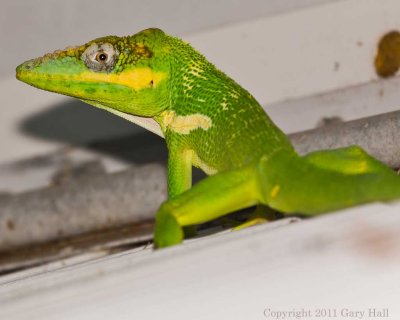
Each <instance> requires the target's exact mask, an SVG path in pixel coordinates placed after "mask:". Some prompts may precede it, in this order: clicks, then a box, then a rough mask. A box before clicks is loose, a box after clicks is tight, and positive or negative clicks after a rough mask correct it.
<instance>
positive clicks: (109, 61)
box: [81, 43, 119, 72]
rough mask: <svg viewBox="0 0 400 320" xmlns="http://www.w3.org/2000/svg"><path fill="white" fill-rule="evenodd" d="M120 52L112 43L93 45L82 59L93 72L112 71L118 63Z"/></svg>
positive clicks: (87, 49)
mask: <svg viewBox="0 0 400 320" xmlns="http://www.w3.org/2000/svg"><path fill="white" fill-rule="evenodd" d="M118 56H119V52H118V51H117V50H116V49H114V47H113V45H112V44H110V43H101V44H98V43H92V44H91V45H90V46H89V47H87V48H86V50H85V52H84V53H83V54H82V56H81V59H82V60H83V62H84V63H85V64H86V66H87V67H88V68H89V69H91V70H93V71H107V72H109V71H111V70H112V69H113V68H114V66H115V63H116V62H117V61H118Z"/></svg>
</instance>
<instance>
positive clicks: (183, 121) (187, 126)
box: [161, 111, 212, 134]
mask: <svg viewBox="0 0 400 320" xmlns="http://www.w3.org/2000/svg"><path fill="white" fill-rule="evenodd" d="M161 116H162V122H163V125H164V127H165V128H168V129H170V130H172V131H175V132H177V133H181V134H189V133H190V132H191V131H193V130H195V129H203V130H206V131H207V130H208V129H210V128H211V126H212V121H211V119H210V118H209V117H208V116H206V115H203V114H201V113H195V114H191V115H187V116H179V115H177V114H176V113H175V112H174V111H165V112H163V114H162V115H161Z"/></svg>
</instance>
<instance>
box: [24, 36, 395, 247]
mask: <svg viewBox="0 0 400 320" xmlns="http://www.w3.org/2000/svg"><path fill="white" fill-rule="evenodd" d="M17 78H18V79H19V80H22V81H24V82H26V83H28V84H30V85H33V86H35V87H38V88H41V89H44V90H48V91H53V92H57V93H61V94H64V95H69V96H73V97H76V98H78V99H81V100H83V101H85V102H87V103H89V104H92V105H94V106H96V107H99V108H103V109H106V110H108V111H111V112H113V113H115V114H116V115H118V116H122V117H123V118H125V119H127V120H129V121H132V122H135V123H137V124H139V125H141V126H143V127H144V128H146V129H148V130H150V131H152V132H154V133H156V134H158V135H160V136H162V137H164V138H165V140H166V143H167V146H168V150H169V158H168V194H169V200H168V201H166V202H165V203H164V204H163V205H161V207H160V209H159V211H158V213H157V215H156V230H155V238H154V240H155V245H156V246H157V247H164V246H169V245H174V244H177V243H179V242H181V241H182V239H183V231H182V227H184V226H192V225H196V224H199V223H203V222H206V221H209V220H211V219H214V218H217V217H219V216H222V215H224V214H226V213H229V212H231V211H234V210H238V209H241V208H245V207H248V206H252V205H256V204H263V205H267V206H269V207H271V208H273V209H276V210H279V211H281V212H287V213H292V212H299V213H304V214H319V213H323V212H327V211H332V210H336V209H340V208H344V207H348V206H352V205H356V204H360V203H365V202H370V201H378V200H379V201H385V200H392V199H395V198H399V197H400V178H399V177H398V176H397V175H396V174H395V173H394V172H393V171H392V170H391V169H390V168H388V167H386V166H385V165H383V164H382V163H380V162H379V161H377V160H375V159H373V158H372V157H371V156H369V155H368V154H367V153H365V152H364V151H363V150H362V149H360V148H358V147H349V148H344V149H338V150H330V151H319V152H315V153H312V154H309V155H307V156H305V157H300V156H299V155H297V153H296V152H295V151H294V149H293V147H292V145H291V143H290V142H289V139H288V138H287V136H286V135H285V134H284V133H283V132H282V131H281V130H280V129H279V128H278V127H277V126H276V125H275V124H274V123H273V122H272V121H271V119H270V118H269V117H268V115H267V114H266V113H265V112H264V110H263V109H262V107H261V106H260V105H259V103H258V102H257V101H256V100H255V99H254V98H253V97H252V95H251V94H250V93H249V92H248V91H246V90H245V89H243V88H242V87H241V86H240V85H239V84H237V83H236V82H235V81H234V80H232V79H231V78H229V77H228V76H226V75H225V74H224V73H223V72H221V71H220V70H218V69H217V68H216V67H215V66H213V65H212V64H211V63H210V62H208V61H207V60H206V58H205V57H204V56H202V55H201V54H200V53H198V52H197V51H196V50H195V49H193V48H192V47H191V46H190V45H189V44H187V43H185V42H183V41H182V40H180V39H177V38H174V37H171V36H168V35H166V34H165V33H164V32H162V31H161V30H159V29H147V30H144V31H142V32H139V33H137V34H135V35H133V36H128V37H115V36H109V37H104V38H99V39H95V40H93V41H90V42H88V43H86V44H84V45H82V46H78V47H73V48H67V49H65V50H62V51H56V52H54V53H52V54H47V55H45V56H44V57H41V58H37V59H33V60H29V61H27V62H25V63H23V64H21V65H20V66H18V67H17ZM192 166H196V167H199V168H201V169H202V170H203V171H204V172H205V173H207V174H208V175H210V177H208V178H206V179H204V180H202V181H201V182H199V183H198V184H196V185H195V186H193V187H192V181H191V175H192ZM191 187H192V188H191Z"/></svg>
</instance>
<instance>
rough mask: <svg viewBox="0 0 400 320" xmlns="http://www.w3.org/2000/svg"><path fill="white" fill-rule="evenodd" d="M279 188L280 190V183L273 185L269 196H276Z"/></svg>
mask: <svg viewBox="0 0 400 320" xmlns="http://www.w3.org/2000/svg"><path fill="white" fill-rule="evenodd" d="M279 190H281V186H280V185H278V184H277V185H275V186H273V188H272V190H271V192H270V194H269V195H270V196H271V198H276V196H277V195H278V193H279Z"/></svg>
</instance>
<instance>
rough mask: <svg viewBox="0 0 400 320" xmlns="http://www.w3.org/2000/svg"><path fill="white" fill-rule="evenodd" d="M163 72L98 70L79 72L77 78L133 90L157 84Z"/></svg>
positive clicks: (162, 77) (163, 74)
mask: <svg viewBox="0 0 400 320" xmlns="http://www.w3.org/2000/svg"><path fill="white" fill-rule="evenodd" d="M166 76H167V75H166V73H165V72H154V71H153V70H152V69H150V68H137V69H132V70H126V71H122V72H121V73H119V74H114V73H110V74H107V73H98V72H89V71H88V72H84V73H82V74H80V76H79V78H80V79H81V80H82V81H87V82H107V83H114V84H120V85H123V86H126V87H130V88H132V89H134V90H141V89H144V88H149V87H150V86H153V87H155V86H157V84H158V83H159V82H160V81H162V80H163V79H165V78H166Z"/></svg>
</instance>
